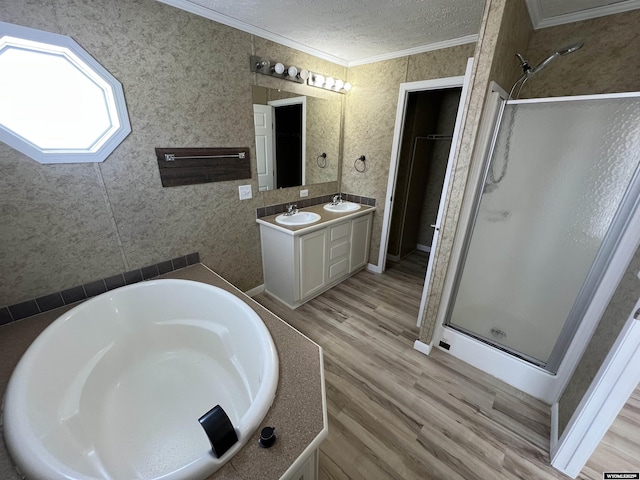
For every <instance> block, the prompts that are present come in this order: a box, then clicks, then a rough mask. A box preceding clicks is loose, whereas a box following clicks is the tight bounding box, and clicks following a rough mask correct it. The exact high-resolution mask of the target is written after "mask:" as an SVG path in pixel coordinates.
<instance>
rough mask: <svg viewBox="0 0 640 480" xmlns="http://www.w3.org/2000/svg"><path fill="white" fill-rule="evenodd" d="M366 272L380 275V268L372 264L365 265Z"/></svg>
mask: <svg viewBox="0 0 640 480" xmlns="http://www.w3.org/2000/svg"><path fill="white" fill-rule="evenodd" d="M367 270H368V271H369V272H373V273H382V268H380V267H379V266H378V265H374V264H373V263H367Z"/></svg>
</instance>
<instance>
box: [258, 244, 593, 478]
mask: <svg viewBox="0 0 640 480" xmlns="http://www.w3.org/2000/svg"><path fill="white" fill-rule="evenodd" d="M426 261H427V257H426V255H424V254H420V253H416V254H412V255H410V256H409V258H407V259H405V260H402V261H401V262H399V263H397V264H393V265H391V266H390V268H388V270H387V271H386V272H385V273H384V274H382V275H377V274H373V273H370V272H368V271H362V272H360V273H358V274H357V275H355V276H353V277H351V278H350V279H348V280H346V281H345V282H343V283H342V284H340V285H338V286H336V287H334V288H333V289H331V290H329V291H328V292H326V293H324V294H322V295H321V296H319V297H317V298H315V299H314V300H312V301H310V302H308V303H306V304H305V305H303V306H301V307H299V308H298V309H297V310H295V311H292V310H290V309H288V308H287V307H285V306H283V305H281V304H280V303H278V302H277V301H276V300H274V299H272V298H270V297H269V296H268V295H266V294H260V295H258V296H256V297H255V299H256V300H257V301H259V302H260V303H261V304H263V305H265V306H266V307H267V308H269V309H270V310H271V311H273V312H274V313H276V314H277V315H279V316H280V317H281V318H283V319H285V320H286V321H287V322H289V323H290V324H291V325H293V326H294V327H295V328H297V329H298V330H300V331H301V332H302V333H304V334H305V335H307V336H308V337H309V338H311V339H312V340H314V341H316V342H317V343H318V344H320V345H321V346H322V347H323V349H324V360H325V377H326V388H327V403H328V416H329V436H328V438H327V440H326V441H325V442H324V443H323V444H322V446H321V455H320V478H321V479H361V480H375V479H403V480H404V479H421V480H423V479H431V478H433V479H461V480H462V479H464V480H470V479H483V480H484V479H513V478H526V479H566V478H569V477H566V476H564V475H563V474H561V473H559V472H557V471H556V470H554V469H553V468H551V466H549V464H548V463H549V458H548V449H549V421H550V420H549V407H548V406H547V405H545V404H543V403H542V402H540V401H538V400H536V399H533V398H531V397H529V396H527V395H526V394H524V393H522V392H520V391H518V390H516V389H514V388H512V387H510V386H508V385H506V384H504V383H502V382H500V381H499V380H497V379H495V378H493V377H490V376H488V375H486V374H484V373H482V372H480V371H479V370H477V369H475V368H473V367H471V366H469V365H467V364H465V363H462V362H460V361H458V360H457V359H455V358H454V357H452V356H450V355H448V354H446V353H444V352H441V351H439V350H435V351H434V352H433V353H432V354H431V355H430V356H428V357H427V356H425V355H423V354H421V353H419V352H417V351H415V350H414V349H413V342H414V340H415V339H416V338H417V335H418V329H417V328H416V326H415V322H416V318H417V313H418V308H419V302H420V296H421V292H422V284H423V280H424V270H425V267H426ZM585 478H586V477H585ZM594 478H596V477H594ZM597 478H602V477H601V474H599V476H598V477H597Z"/></svg>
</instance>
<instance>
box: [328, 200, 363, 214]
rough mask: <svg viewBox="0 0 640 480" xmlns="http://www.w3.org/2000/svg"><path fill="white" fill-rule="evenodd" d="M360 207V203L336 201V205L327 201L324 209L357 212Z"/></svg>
mask: <svg viewBox="0 0 640 480" xmlns="http://www.w3.org/2000/svg"><path fill="white" fill-rule="evenodd" d="M360 207H361V205H360V204H359V203H353V202H341V203H336V204H335V205H334V204H333V203H327V204H326V205H325V206H324V209H325V210H328V211H329V212H337V213H344V212H355V211H356V210H360Z"/></svg>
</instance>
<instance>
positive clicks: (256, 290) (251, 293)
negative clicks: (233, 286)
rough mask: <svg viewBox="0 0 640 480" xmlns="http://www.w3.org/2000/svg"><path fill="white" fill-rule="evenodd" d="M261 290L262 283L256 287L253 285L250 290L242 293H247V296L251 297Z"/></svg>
mask: <svg viewBox="0 0 640 480" xmlns="http://www.w3.org/2000/svg"><path fill="white" fill-rule="evenodd" d="M262 292H264V283H261V284H260V285H258V286H257V287H253V288H252V289H251V290H247V291H246V292H244V294H245V295H247V296H248V297H251V298H253V297H255V296H256V295H259V294H260V293H262Z"/></svg>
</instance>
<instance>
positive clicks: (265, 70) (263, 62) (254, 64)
mask: <svg viewBox="0 0 640 480" xmlns="http://www.w3.org/2000/svg"><path fill="white" fill-rule="evenodd" d="M271 65H273V66H271ZM250 67H251V71H252V72H256V73H262V74H263V75H269V76H270V77H275V78H281V79H283V80H289V81H290V82H296V83H305V80H306V77H305V78H303V77H302V72H307V75H308V70H304V69H303V70H301V71H300V73H298V68H297V67H295V66H293V65H290V66H289V67H285V65H284V63H282V62H274V63H272V62H271V61H270V60H269V59H267V58H264V57H259V56H257V55H251V58H250Z"/></svg>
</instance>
